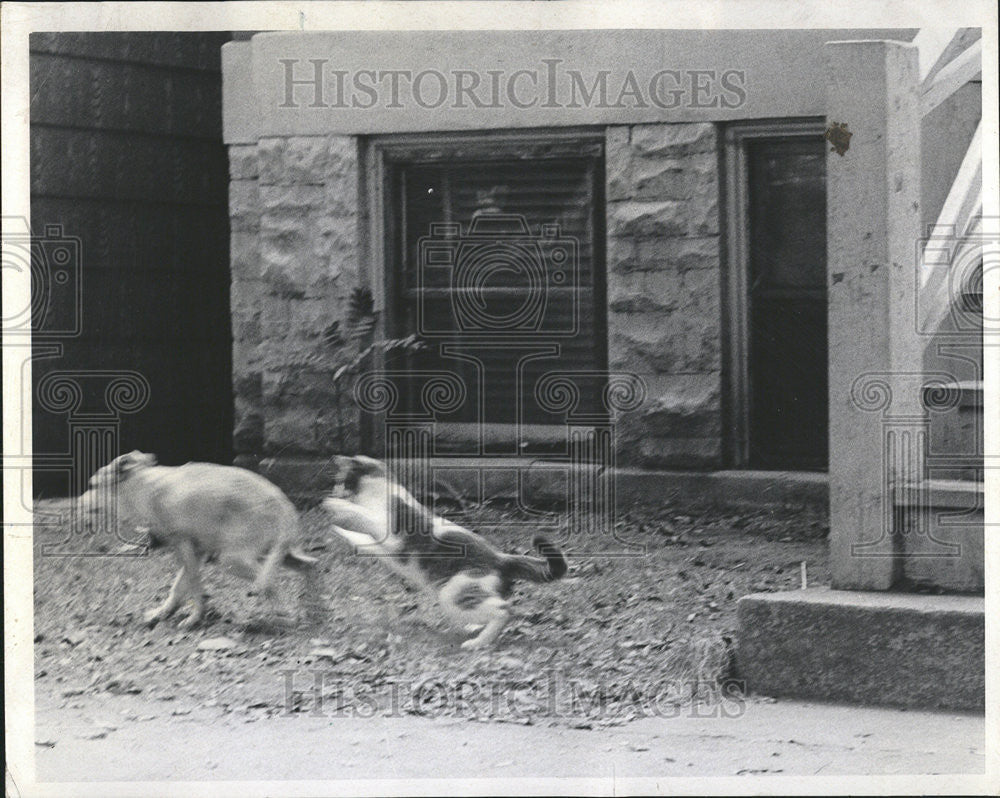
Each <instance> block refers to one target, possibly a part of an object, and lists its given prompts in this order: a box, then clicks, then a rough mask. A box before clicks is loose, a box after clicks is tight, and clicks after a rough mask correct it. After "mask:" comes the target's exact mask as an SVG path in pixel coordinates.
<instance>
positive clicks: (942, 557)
mask: <svg viewBox="0 0 1000 798" xmlns="http://www.w3.org/2000/svg"><path fill="white" fill-rule="evenodd" d="M985 493H986V491H985V486H984V485H983V483H982V482H969V481H963V480H939V479H932V480H925V481H924V482H923V483H921V484H920V485H916V486H913V487H911V488H901V489H897V491H896V494H895V496H894V497H893V499H894V504H895V508H896V509H895V524H896V529H897V530H898V534H899V544H898V550H899V551H900V552H901V558H900V560H901V566H902V574H901V575H902V578H903V580H905V582H906V583H908V584H909V585H911V586H915V587H935V588H941V589H944V590H955V591H963V592H978V591H982V590H983V589H984V586H985V578H984V568H985V546H984V541H983V532H984V527H985Z"/></svg>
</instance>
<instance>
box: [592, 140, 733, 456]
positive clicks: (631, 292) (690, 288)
mask: <svg viewBox="0 0 1000 798" xmlns="http://www.w3.org/2000/svg"><path fill="white" fill-rule="evenodd" d="M605 164H606V176H607V186H606V197H607V248H608V257H607V272H608V278H607V279H608V362H609V366H610V368H611V370H612V371H617V370H620V371H631V372H634V373H636V374H638V375H640V376H641V377H642V378H643V379H644V380H645V382H646V388H647V391H648V399H647V402H646V404H645V406H644V407H643V408H641V409H640V410H638V411H636V412H634V413H631V414H628V415H626V416H624V417H623V418H622V420H621V422H620V424H619V427H618V435H619V440H620V441H621V443H622V446H621V450H620V452H619V460H620V461H622V462H625V463H628V464H635V465H646V466H659V467H667V468H670V467H677V468H714V467H718V466H720V465H722V401H721V369H722V335H723V332H722V318H721V313H722V308H721V284H722V275H721V272H720V270H721V259H720V239H719V155H718V150H717V135H716V128H715V125H713V124H711V123H684V124H641V125H628V126H617V127H610V128H608V129H607V138H606V154H605Z"/></svg>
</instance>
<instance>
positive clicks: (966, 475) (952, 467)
mask: <svg viewBox="0 0 1000 798" xmlns="http://www.w3.org/2000/svg"><path fill="white" fill-rule="evenodd" d="M923 399H924V406H925V407H927V408H928V409H929V410H930V411H931V412H930V413H929V419H930V430H929V436H928V444H927V473H928V476H930V477H932V478H935V479H962V480H971V481H977V480H980V479H982V468H983V383H982V380H967V381H960V382H955V383H953V384H952V385H950V386H949V387H948V388H947V389H946V390H945V392H941V391H939V390H934V389H930V388H928V389H926V390H925V391H924V397H923ZM935 407H946V408H949V409H947V410H944V411H937V410H934V408H935Z"/></svg>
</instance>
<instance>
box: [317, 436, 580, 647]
mask: <svg viewBox="0 0 1000 798" xmlns="http://www.w3.org/2000/svg"><path fill="white" fill-rule="evenodd" d="M336 469H337V471H336V487H335V489H334V491H333V494H332V495H331V496H329V497H328V498H326V499H324V500H323V503H322V504H323V508H324V509H325V510H326V512H327V513H328V514H329V515H330V517H331V520H332V522H333V531H334V532H336V533H337V534H339V535H340V536H341V537H342V538H344V539H345V540H346V541H347V542H348V543H350V544H351V545H352V546H355V547H356V548H357V549H358V550H359V551H361V552H371V553H375V554H379V555H382V556H381V557H380V559H381V561H382V562H383V563H384V564H385V565H386V566H388V567H389V568H390V569H391V570H393V571H395V572H396V573H398V574H399V575H400V576H402V577H403V579H404V580H406V581H407V582H408V583H409V584H410V585H411V586H412V587H415V588H417V589H418V590H422V591H426V592H427V593H429V594H430V595H431V596H433V597H434V598H436V599H437V600H438V602H439V604H440V606H441V608H442V610H443V611H444V613H445V615H446V616H447V618H448V619H449V620H450V621H452V622H453V623H455V624H456V625H457V626H459V627H460V628H464V629H466V630H476V629H479V630H480V631H479V634H478V635H476V636H475V637H472V638H470V639H468V640H465V641H464V642H463V643H462V648H463V649H479V648H486V647H489V646H492V645H493V643H494V642H495V641H496V639H497V638H498V637H499V636H500V633H501V632H502V631H503V629H504V626H505V625H506V624H507V622H508V620H509V619H510V607H509V603H508V601H507V598H508V596H509V595H510V591H511V588H512V586H513V583H514V581H515V580H516V579H526V580H529V581H532V582H551V581H555V580H557V579H561V578H562V577H563V576H564V575H565V574H566V572H567V570H568V568H569V566H568V564H567V562H566V558H565V557H564V556H563V554H562V552H561V551H560V550H559V549H558V548H557V547H556V546H554V545H553V544H552V543H549V542H548V541H547V540H545V539H544V538H542V537H536V538H535V539H534V540H533V541H532V543H533V545H534V547H535V550H536V551H537V552H538V554H539V555H540V556H538V557H534V556H528V555H519V554H505V553H503V552H501V551H498V550H497V549H495V548H494V547H493V546H491V545H490V544H489V543H488V542H487V541H486V539H485V538H483V537H482V536H480V535H477V534H476V533H475V532H472V531H470V530H468V529H465V528H464V527H461V526H459V525H458V524H455V523H452V522H451V521H448V520H446V519H444V518H440V517H439V516H436V515H434V514H433V513H432V512H431V511H430V510H428V509H427V508H426V507H424V506H423V505H422V504H420V502H418V501H417V500H416V499H415V498H414V497H413V495H412V494H410V492H409V491H407V490H406V489H405V488H404V487H403V486H401V485H399V484H398V483H397V482H395V481H394V480H393V479H392V478H391V477H390V476H389V474H388V472H387V470H386V467H385V465H384V464H383V463H381V462H379V461H378V460H374V459H372V458H369V457H363V456H358V457H338V458H337V461H336Z"/></svg>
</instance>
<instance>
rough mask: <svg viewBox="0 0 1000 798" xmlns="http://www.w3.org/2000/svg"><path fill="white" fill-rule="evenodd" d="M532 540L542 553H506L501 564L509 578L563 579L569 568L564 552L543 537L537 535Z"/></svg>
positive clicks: (534, 579)
mask: <svg viewBox="0 0 1000 798" xmlns="http://www.w3.org/2000/svg"><path fill="white" fill-rule="evenodd" d="M531 542H532V545H534V547H535V550H536V551H537V552H538V553H539V554H540V555H541V556H540V557H533V556H531V555H527V554H506V555H504V559H503V562H502V563H501V565H500V568H501V570H502V571H503V573H504V576H506V577H507V578H508V579H527V580H529V581H531V582H553V581H555V580H556V579H562V577H563V576H565V575H566V571H568V570H569V564H568V563H567V562H566V558H565V557H564V556H563V553H562V552H561V551H560V550H559V549H558V548H557V547H556V546H555V544H553V543H549V541H547V540H546V539H545V538H543V537H536V538H535V539H534V540H533V541H531Z"/></svg>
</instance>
